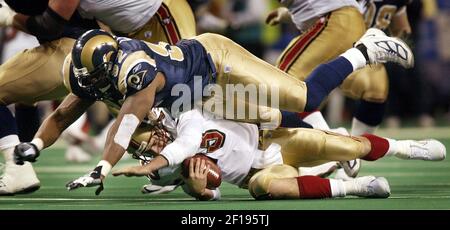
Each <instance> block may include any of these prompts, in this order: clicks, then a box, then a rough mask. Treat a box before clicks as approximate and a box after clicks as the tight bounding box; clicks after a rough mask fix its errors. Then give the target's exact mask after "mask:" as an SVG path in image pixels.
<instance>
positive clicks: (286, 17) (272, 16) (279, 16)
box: [266, 7, 292, 26]
mask: <svg viewBox="0 0 450 230" xmlns="http://www.w3.org/2000/svg"><path fill="white" fill-rule="evenodd" d="M289 21H292V19H291V14H290V13H289V10H288V8H286V7H279V8H277V9H275V10H273V11H272V12H270V13H269V15H267V18H266V24H268V25H270V26H275V25H278V24H280V22H289Z"/></svg>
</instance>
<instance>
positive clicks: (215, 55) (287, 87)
mask: <svg viewBox="0 0 450 230" xmlns="http://www.w3.org/2000/svg"><path fill="white" fill-rule="evenodd" d="M195 39H196V40H198V41H199V42H200V43H201V44H202V45H203V46H204V48H205V49H206V51H207V52H208V53H209V54H210V55H211V57H212V60H213V62H214V65H215V67H216V71H217V79H216V84H217V85H218V86H220V87H221V88H222V89H225V90H224V91H223V92H224V93H228V92H229V90H226V89H227V87H228V86H232V87H234V86H237V85H239V84H241V85H242V86H243V87H248V88H247V89H250V91H251V89H254V90H256V91H257V94H258V99H261V98H264V97H265V98H267V99H270V98H272V92H273V91H272V87H273V89H276V90H277V91H278V92H277V94H278V99H276V101H277V102H278V108H279V109H282V110H287V111H292V112H302V111H303V110H304V108H305V104H306V90H307V89H306V84H305V82H303V81H301V80H299V79H296V78H294V77H292V76H290V75H289V74H287V73H285V72H283V71H281V70H279V69H278V68H276V67H274V66H272V65H270V64H269V63H267V62H264V61H263V60H261V59H259V58H257V57H256V56H254V55H252V54H251V53H250V52H248V51H247V50H245V49H244V48H242V47H241V46H239V45H238V44H236V43H235V42H233V41H231V40H230V39H228V38H226V37H224V36H221V35H217V34H210V33H206V34H202V35H199V36H197V37H195ZM241 91H242V90H241ZM260 93H261V94H262V95H263V96H262V97H261V94H260ZM274 94H275V92H274ZM223 98H225V97H224V95H222V96H221V97H219V99H218V100H216V101H215V102H216V103H223V106H224V107H225V106H226V104H227V103H229V102H230V101H228V100H225V99H223ZM243 101H245V102H244V103H245V104H246V109H251V108H254V107H258V108H257V109H258V111H264V112H263V113H264V114H268V117H262V116H259V117H258V118H257V119H235V118H233V117H225V118H227V119H233V120H239V121H246V122H251V123H260V122H261V121H264V122H266V121H269V120H271V121H274V120H276V121H277V122H278V123H279V119H280V115H281V114H280V112H279V110H278V109H271V108H269V107H272V106H273V103H272V101H270V102H269V103H267V104H265V105H263V104H262V103H261V101H253V102H251V101H250V100H244V99H243ZM258 115H260V113H258ZM269 117H270V118H269ZM276 126H278V124H276V125H275V127H276Z"/></svg>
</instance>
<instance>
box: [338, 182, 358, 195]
mask: <svg viewBox="0 0 450 230" xmlns="http://www.w3.org/2000/svg"><path fill="white" fill-rule="evenodd" d="M342 184H343V186H344V189H345V193H346V195H357V194H358V193H359V188H358V184H356V183H355V180H348V181H342Z"/></svg>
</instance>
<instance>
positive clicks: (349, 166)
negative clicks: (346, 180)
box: [339, 159, 361, 178]
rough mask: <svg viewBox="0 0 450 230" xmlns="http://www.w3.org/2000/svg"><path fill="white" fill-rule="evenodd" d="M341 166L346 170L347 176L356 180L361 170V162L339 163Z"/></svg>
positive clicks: (356, 160) (358, 160) (357, 160)
mask: <svg viewBox="0 0 450 230" xmlns="http://www.w3.org/2000/svg"><path fill="white" fill-rule="evenodd" d="M339 166H341V167H342V168H343V169H344V171H345V174H347V176H349V177H353V178H355V177H356V176H357V175H358V173H359V170H360V169H361V160H360V159H355V160H351V161H341V162H339Z"/></svg>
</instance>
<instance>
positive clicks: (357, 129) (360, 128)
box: [350, 117, 378, 136]
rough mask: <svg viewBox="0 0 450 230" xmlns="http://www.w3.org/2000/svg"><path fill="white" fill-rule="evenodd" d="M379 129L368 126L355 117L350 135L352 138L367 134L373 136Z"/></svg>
mask: <svg viewBox="0 0 450 230" xmlns="http://www.w3.org/2000/svg"><path fill="white" fill-rule="evenodd" d="M377 128H378V126H370V125H367V124H366V123H364V122H361V121H360V120H358V119H357V118H356V117H354V118H353V120H352V131H351V132H350V134H351V135H352V136H361V135H363V134H365V133H369V134H373V133H374V132H375V130H376V129H377Z"/></svg>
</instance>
